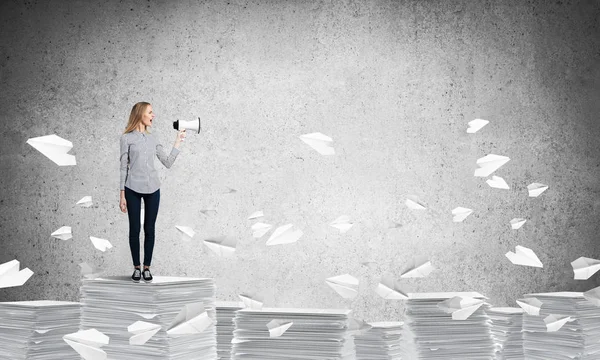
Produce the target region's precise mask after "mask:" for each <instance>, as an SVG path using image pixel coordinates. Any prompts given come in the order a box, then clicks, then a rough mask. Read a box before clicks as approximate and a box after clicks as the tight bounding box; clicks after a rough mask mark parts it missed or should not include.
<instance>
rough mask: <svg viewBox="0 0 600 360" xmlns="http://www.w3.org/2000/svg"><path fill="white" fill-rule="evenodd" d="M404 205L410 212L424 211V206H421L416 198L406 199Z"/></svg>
mask: <svg viewBox="0 0 600 360" xmlns="http://www.w3.org/2000/svg"><path fill="white" fill-rule="evenodd" d="M404 204H405V205H406V206H407V207H408V208H409V209H411V210H425V205H423V204H422V203H421V202H420V201H419V200H418V199H416V197H413V198H412V199H411V198H407V199H406V201H405V202H404Z"/></svg>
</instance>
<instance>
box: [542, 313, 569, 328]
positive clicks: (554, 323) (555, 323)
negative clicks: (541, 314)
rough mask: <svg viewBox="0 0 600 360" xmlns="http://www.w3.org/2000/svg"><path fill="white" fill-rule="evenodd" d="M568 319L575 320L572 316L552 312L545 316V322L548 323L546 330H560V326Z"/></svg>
mask: <svg viewBox="0 0 600 360" xmlns="http://www.w3.org/2000/svg"><path fill="white" fill-rule="evenodd" d="M568 321H573V320H572V319H571V317H570V316H560V315H554V314H550V315H548V316H546V317H545V318H544V323H546V330H547V331H548V332H554V331H558V330H560V328H561V327H563V325H564V324H566V323H567V322H568Z"/></svg>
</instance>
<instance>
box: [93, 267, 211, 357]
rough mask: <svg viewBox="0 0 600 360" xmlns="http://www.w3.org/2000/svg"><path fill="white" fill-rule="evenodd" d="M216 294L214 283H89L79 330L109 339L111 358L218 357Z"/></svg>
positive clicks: (163, 279)
mask: <svg viewBox="0 0 600 360" xmlns="http://www.w3.org/2000/svg"><path fill="white" fill-rule="evenodd" d="M214 294H215V285H214V281H213V280H212V279H200V278H179V277H162V276H155V277H154V281H153V282H152V283H141V284H140V283H134V282H132V281H131V279H130V278H129V277H125V276H120V277H105V278H96V279H85V280H83V285H82V287H81V304H82V314H81V328H82V329H90V328H94V329H96V330H98V331H100V332H102V333H104V334H106V335H107V336H109V337H110V343H109V344H108V345H105V346H103V348H102V349H103V350H104V351H106V353H107V355H108V358H109V359H111V360H120V359H122V360H131V359H146V360H151V359H173V360H174V359H178V360H179V359H182V360H183V359H216V356H217V349H216V329H215V324H214V322H215V320H216V314H215V307H214Z"/></svg>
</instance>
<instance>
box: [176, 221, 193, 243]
mask: <svg viewBox="0 0 600 360" xmlns="http://www.w3.org/2000/svg"><path fill="white" fill-rule="evenodd" d="M175 228H176V229H177V230H178V231H179V235H180V238H181V241H184V242H190V241H192V238H193V237H194V235H196V232H195V231H194V229H192V228H191V227H189V226H181V225H175Z"/></svg>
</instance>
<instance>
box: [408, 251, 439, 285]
mask: <svg viewBox="0 0 600 360" xmlns="http://www.w3.org/2000/svg"><path fill="white" fill-rule="evenodd" d="M433 270H435V268H434V267H433V266H432V265H431V261H429V260H428V259H427V257H424V256H417V257H414V258H412V259H411V260H410V262H409V263H408V265H407V266H406V268H405V269H404V271H403V272H402V275H400V277H401V278H403V279H405V278H423V277H426V276H429V274H431V272H432V271H433Z"/></svg>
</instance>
